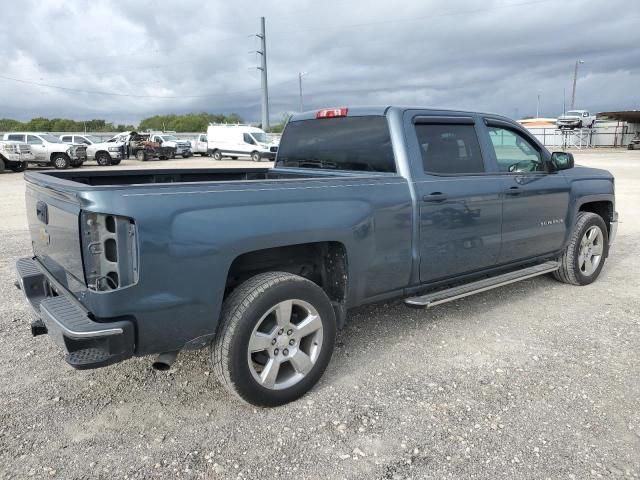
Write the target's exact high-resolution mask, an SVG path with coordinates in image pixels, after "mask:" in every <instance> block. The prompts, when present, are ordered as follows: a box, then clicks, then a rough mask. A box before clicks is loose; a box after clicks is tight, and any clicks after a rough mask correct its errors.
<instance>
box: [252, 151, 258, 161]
mask: <svg viewBox="0 0 640 480" xmlns="http://www.w3.org/2000/svg"><path fill="white" fill-rule="evenodd" d="M251 160H253V161H254V162H259V161H260V152H251Z"/></svg>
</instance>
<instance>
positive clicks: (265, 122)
mask: <svg viewBox="0 0 640 480" xmlns="http://www.w3.org/2000/svg"><path fill="white" fill-rule="evenodd" d="M258 38H259V39H260V47H261V49H260V50H258V53H259V54H260V55H262V62H261V64H260V66H259V67H258V70H260V71H261V72H262V82H261V84H262V129H263V130H265V131H267V130H269V89H268V87H267V35H266V32H265V26H264V17H260V34H259V35H258Z"/></svg>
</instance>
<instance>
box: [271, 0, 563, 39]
mask: <svg viewBox="0 0 640 480" xmlns="http://www.w3.org/2000/svg"><path fill="white" fill-rule="evenodd" d="M551 1H553V0H533V1H529V2H520V3H510V4H507V5H495V6H493V7H485V8H477V9H474V10H461V11H459V12H447V13H438V14H435V15H425V16H421V17H411V18H397V19H388V20H380V21H378V22H366V23H352V24H350V25H337V26H331V25H330V26H326V27H314V28H305V29H299V30H287V31H280V32H271V33H270V34H271V35H284V34H289V33H306V32H311V31H326V30H344V29H351V28H360V27H370V26H376V25H386V24H388V23H400V22H417V21H422V20H432V19H435V18H442V17H452V16H458V15H469V14H474V13H482V12H488V11H492V10H500V9H502V8H513V7H523V6H527V5H537V4H540V3H548V2H551Z"/></svg>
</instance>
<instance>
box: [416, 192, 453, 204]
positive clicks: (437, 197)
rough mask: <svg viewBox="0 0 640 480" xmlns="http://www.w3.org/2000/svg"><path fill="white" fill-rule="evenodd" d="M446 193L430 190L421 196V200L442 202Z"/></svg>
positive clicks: (445, 197)
mask: <svg viewBox="0 0 640 480" xmlns="http://www.w3.org/2000/svg"><path fill="white" fill-rule="evenodd" d="M447 197H448V195H447V194H446V193H442V192H432V193H430V194H429V195H424V196H423V197H422V201H423V202H444V201H445V200H446V199H447Z"/></svg>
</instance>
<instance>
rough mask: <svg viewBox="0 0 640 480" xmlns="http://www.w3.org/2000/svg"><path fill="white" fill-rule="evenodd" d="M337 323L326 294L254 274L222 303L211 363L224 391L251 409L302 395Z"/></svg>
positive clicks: (323, 360)
mask: <svg viewBox="0 0 640 480" xmlns="http://www.w3.org/2000/svg"><path fill="white" fill-rule="evenodd" d="M335 336H336V320H335V314H334V311H333V307H332V306H331V302H330V301H329V298H328V297H327V295H326V294H325V292H324V291H323V290H322V289H321V288H320V287H319V286H318V285H316V284H315V283H313V282H311V281H310V280H307V279H305V278H303V277H299V276H297V275H293V274H290V273H283V272H269V273H262V274H260V275H256V276H255V277H253V278H250V279H249V280H247V281H246V282H245V283H243V284H242V285H240V286H239V287H237V288H236V289H235V290H234V291H233V292H232V293H231V294H230V295H229V297H228V298H227V299H226V300H225V302H224V305H223V310H222V315H221V317H220V325H219V327H218V333H217V336H216V340H215V342H214V343H213V344H212V346H211V361H212V363H213V369H214V371H215V373H216V376H217V377H218V379H219V380H220V383H222V385H224V386H225V388H226V389H227V390H229V391H230V392H232V393H233V394H235V395H237V396H238V397H239V398H240V399H242V400H244V401H245V402H248V403H251V404H253V405H259V406H277V405H282V404H285V403H288V402H291V401H293V400H296V399H297V398H299V397H301V396H302V395H304V394H305V393H306V392H307V391H308V390H310V389H311V388H312V387H313V386H314V385H315V384H316V382H317V381H318V379H319V378H320V377H321V376H322V373H323V372H324V370H325V368H326V366H327V364H328V363H329V360H330V358H331V354H332V352H333V345H334V342H335Z"/></svg>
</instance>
